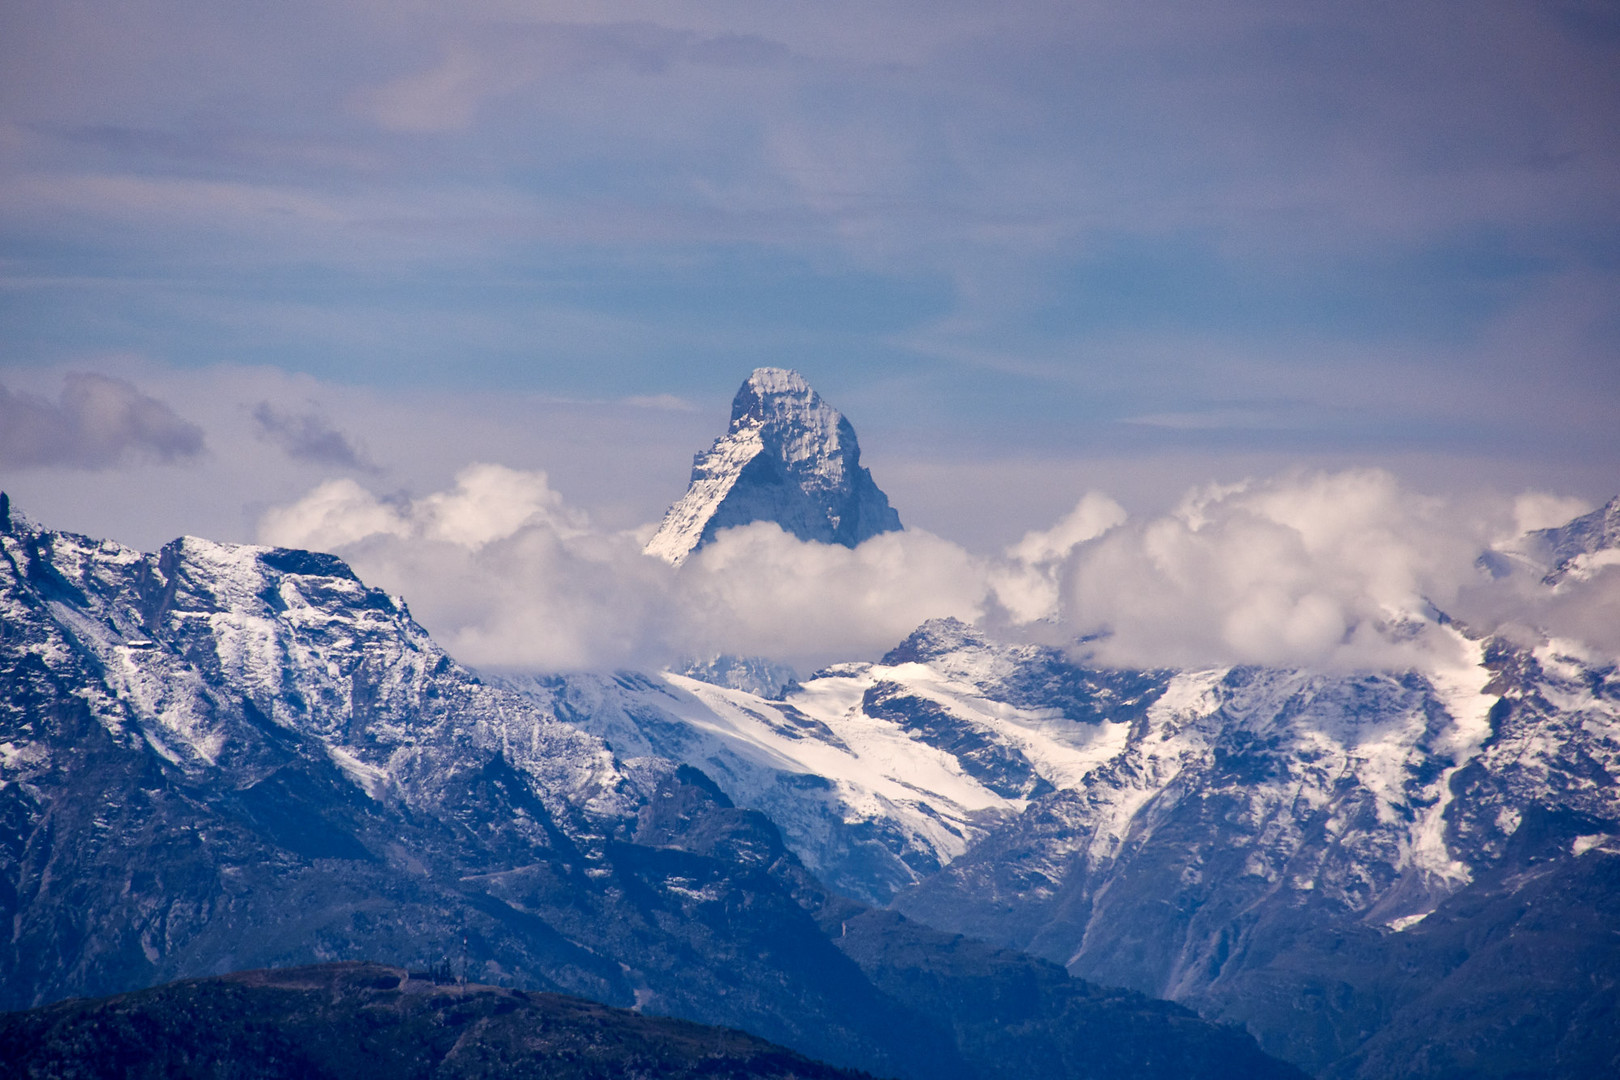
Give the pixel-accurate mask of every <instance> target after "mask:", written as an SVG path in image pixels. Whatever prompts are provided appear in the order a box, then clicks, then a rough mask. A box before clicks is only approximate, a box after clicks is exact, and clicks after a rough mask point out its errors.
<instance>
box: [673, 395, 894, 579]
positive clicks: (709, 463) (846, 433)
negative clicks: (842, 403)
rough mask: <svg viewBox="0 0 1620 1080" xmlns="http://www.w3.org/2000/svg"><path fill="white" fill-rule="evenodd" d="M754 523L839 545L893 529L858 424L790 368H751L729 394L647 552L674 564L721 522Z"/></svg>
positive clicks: (721, 525)
mask: <svg viewBox="0 0 1620 1080" xmlns="http://www.w3.org/2000/svg"><path fill="white" fill-rule="evenodd" d="M755 521H770V522H775V523H776V524H777V525H780V526H781V527H782V528H783V529H784V530H786V531H787V532H789V533H792V534H793V535H794V536H797V537H798V538H799V539H801V540H816V541H820V542H821V543H824V544H842V545H844V546H845V547H854V546H856V545H857V544H859V543H860V542H861V541H863V540H866V539H868V538H870V537H873V536H876V535H877V534H879V533H885V532H893V531H894V530H896V529H899V528H900V515H899V514H897V513H896V512H895V510H894V508H893V507H891V506H890V505H889V500H888V497H887V496H885V495H884V494H883V492H882V491H881V490H879V489H878V486H877V484H875V483H874V482H873V481H872V474H871V473H870V472H869V471H868V470H866V469H865V468H862V467H861V448H860V444H859V443H858V442H856V440H855V429H854V428H853V427H851V426H850V423H849V421H848V420H846V419H844V416H843V414H842V413H840V412H839V411H838V410H837V409H834V408H833V407H832V406H831V405H828V404H827V403H826V402H824V401H822V400H821V395H819V394H817V393H816V392H815V391H814V390H813V389H811V387H810V384H809V383H808V382H806V381H805V379H804V376H802V375H800V374H799V373H798V372H796V371H787V370H784V369H782V368H758V369H756V370H755V371H754V373H753V374H752V375H750V376H748V379H747V381H745V382H744V383H743V384H742V387H741V389H739V390H738V391H737V396H736V397H735V398H734V399H733V400H732V402H731V427H730V428H729V429H728V430H727V431H726V433H725V434H724V435H722V436H720V438H718V439H716V440H715V443H714V445H713V446H712V447H710V448H709V449H708V450H707V451H706V452H704V453H701V454H698V455H697V456H696V457H695V458H694V459H693V462H692V482H691V485H690V486H689V487H688V488H687V489H686V494H685V495H683V496H682V497H681V499H680V501H678V502H677V503H675V505H674V506H672V507H670V508H669V512H668V513H667V514H665V515H664V521H663V524H662V525H660V526H659V528H658V532H657V533H656V534H654V536H653V538H652V539H651V540H650V541H648V543H647V548H646V551H647V554H649V555H656V556H658V557H659V558H662V559H666V560H668V561H669V562H671V563H673V564H675V565H676V566H679V565H680V564H681V563H683V562H685V561H686V558H687V556H689V555H690V554H692V552H694V551H696V550H697V549H698V548H700V547H703V546H704V545H705V544H708V543H709V542H711V541H712V540H714V538H715V536H716V535H717V534H718V533H719V532H720V530H722V529H727V528H731V527H733V526H737V525H747V524H749V523H751V522H755Z"/></svg>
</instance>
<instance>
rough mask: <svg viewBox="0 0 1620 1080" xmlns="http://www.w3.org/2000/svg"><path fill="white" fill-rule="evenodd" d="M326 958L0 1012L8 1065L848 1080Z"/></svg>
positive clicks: (827, 1071)
mask: <svg viewBox="0 0 1620 1080" xmlns="http://www.w3.org/2000/svg"><path fill="white" fill-rule="evenodd" d="M423 974H425V973H418V976H417V977H415V978H413V977H412V976H411V974H410V973H409V972H407V971H406V970H404V969H402V968H391V967H383V966H380V965H376V964H323V965H320V966H316V967H302V968H287V969H282V970H276V971H247V972H242V973H239V974H236V975H226V976H222V977H218V978H212V979H194V980H187V981H184V982H177V983H170V984H169V985H167V986H160V987H157V988H155V989H151V990H142V991H138V992H135V993H131V994H120V995H118V996H116V997H109V998H101V999H98V1000H94V1001H85V1000H70V1001H63V1002H59V1003H57V1004H55V1005H49V1006H45V1007H43V1008H39V1009H33V1010H31V1011H29V1012H22V1013H11V1014H8V1015H4V1016H0V1061H4V1062H5V1063H6V1068H7V1069H8V1070H12V1071H11V1072H10V1075H15V1076H27V1077H41V1078H43V1077H69V1076H71V1077H75V1078H76V1080H114V1078H117V1080H144V1078H148V1077H150V1078H152V1080H157V1078H160V1077H161V1078H164V1080H171V1078H183V1077H221V1076H228V1077H235V1078H240V1080H344V1078H348V1077H387V1078H388V1080H429V1078H432V1080H485V1078H493V1077H501V1078H502V1080H523V1078H526V1077H536V1078H538V1077H545V1078H546V1080H597V1078H601V1080H608V1078H610V1077H611V1078H614V1080H618V1078H623V1077H660V1078H669V1080H685V1078H687V1077H694V1078H695V1077H712V1078H716V1080H718V1078H722V1077H723V1078H726V1080H856V1078H858V1077H865V1076H868V1074H867V1073H862V1072H854V1071H851V1070H847V1069H838V1068H834V1067H833V1066H831V1065H825V1064H822V1063H820V1062H816V1061H812V1060H810V1059H809V1058H806V1057H804V1056H802V1055H800V1054H795V1053H794V1052H793V1051H791V1050H787V1049H784V1048H783V1047H780V1046H776V1045H773V1044H771V1043H768V1042H765V1041H764V1040H762V1039H756V1038H754V1037H753V1036H751V1035H746V1034H744V1033H742V1032H740V1031H735V1030H732V1029H729V1028H718V1027H706V1026H703V1025H701V1024H693V1023H689V1022H687V1021H684V1020H671V1019H668V1018H664V1017H651V1016H642V1015H640V1014H638V1013H634V1012H630V1011H628V1010H625V1009H615V1008H611V1007H609V1006H606V1005H601V1004H598V1003H596V1002H594V1001H587V1000H585V999H583V998H574V997H567V996H564V995H560V994H529V993H525V992H523V991H522V990H509V989H501V988H497V987H493V986H476V985H474V986H466V987H460V986H457V985H455V984H450V985H442V984H436V983H435V982H434V981H433V980H431V979H428V978H423V977H421V976H422V975H423Z"/></svg>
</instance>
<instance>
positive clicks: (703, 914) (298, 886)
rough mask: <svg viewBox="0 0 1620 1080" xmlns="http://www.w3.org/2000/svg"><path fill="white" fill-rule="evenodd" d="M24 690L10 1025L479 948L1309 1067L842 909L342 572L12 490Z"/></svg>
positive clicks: (6, 599)
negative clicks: (25, 1017)
mask: <svg viewBox="0 0 1620 1080" xmlns="http://www.w3.org/2000/svg"><path fill="white" fill-rule="evenodd" d="M0 687H3V688H4V694H3V695H0V915H3V917H4V922H3V925H5V926H6V927H8V929H9V933H8V934H7V935H6V936H5V938H4V941H3V943H0V1008H20V1007H24V1006H28V1005H32V1004H38V1003H41V1002H47V1001H51V1000H56V999H59V998H62V997H66V996H94V995H100V994H106V993H113V992H119V991H124V990H130V989H135V988H140V987H144V986H149V985H153V984H156V983H160V982H164V981H168V980H171V979H174V978H178V977H184V976H197V975H208V974H215V973H221V972H227V971H233V970H239V969H244V968H260V967H273V966H286V965H294V964H302V963H311V962H324V961H330V960H363V959H373V960H375V959H387V960H390V961H393V962H396V963H403V964H405V965H407V966H411V967H427V966H431V965H433V964H435V963H436V962H438V961H440V960H442V959H445V958H448V957H452V956H455V957H456V958H457V961H458V963H461V964H463V965H465V967H466V968H467V972H468V974H469V976H470V977H471V978H472V979H474V980H475V981H480V982H487V983H504V984H507V985H516V986H520V987H526V988H530V989H550V990H562V991H566V992H570V993H574V994H580V995H585V996H589V997H593V998H596V999H597V1000H601V1001H604V1002H607V1003H610V1004H615V1005H619V1006H622V1007H627V1008H629V1007H634V1008H637V1009H641V1010H644V1011H647V1012H652V1013H661V1014H667V1015H676V1016H684V1017H687V1018H691V1019H698V1020H703V1021H707V1022H710V1023H716V1024H722V1025H726V1026H731V1027H740V1028H744V1029H746V1030H749V1031H751V1032H754V1033H757V1034H760V1035H763V1036H767V1037H770V1038H773V1039H775V1040H777V1041H779V1042H781V1043H784V1044H786V1045H790V1046H792V1047H794V1048H796V1049H799V1050H801V1051H803V1052H805V1053H809V1054H812V1055H815V1056H818V1057H822V1058H825V1059H828V1060H831V1061H834V1062H837V1063H840V1064H845V1065H853V1066H857V1067H860V1068H863V1069H866V1070H869V1071H872V1072H878V1073H882V1074H884V1075H895V1076H906V1077H917V1078H923V1077H927V1078H929V1080H933V1078H937V1077H952V1078H960V1080H973V1078H985V1080H988V1078H991V1077H998V1078H999V1077H1005V1078H1008V1080H1012V1078H1014V1077H1019V1076H1025V1075H1029V1072H1028V1069H1029V1068H1044V1069H1048V1070H1054V1069H1055V1070H1057V1071H1059V1072H1061V1073H1066V1074H1071V1075H1078V1076H1097V1077H1125V1076H1137V1075H1143V1074H1144V1073H1143V1070H1144V1068H1145V1069H1146V1070H1147V1071H1146V1075H1152V1076H1162V1077H1165V1078H1167V1080H1168V1078H1169V1077H1181V1076H1200V1077H1209V1078H1211V1080H1213V1078H1217V1077H1234V1078H1235V1077H1240V1076H1247V1075H1260V1076H1275V1077H1278V1078H1283V1077H1288V1076H1294V1075H1297V1074H1295V1073H1294V1072H1293V1071H1292V1070H1290V1069H1289V1068H1287V1067H1286V1066H1284V1065H1282V1064H1281V1063H1280V1062H1276V1061H1274V1060H1271V1059H1268V1058H1266V1057H1264V1056H1263V1055H1261V1053H1260V1052H1259V1051H1258V1049H1257V1048H1256V1046H1255V1044H1254V1042H1253V1041H1252V1040H1251V1039H1249V1038H1248V1037H1246V1036H1243V1035H1241V1034H1238V1033H1235V1032H1232V1031H1228V1030H1225V1029H1222V1028H1219V1027H1216V1026H1214V1025H1210V1024H1207V1023H1204V1022H1202V1021H1200V1020H1198V1019H1197V1018H1196V1017H1195V1016H1193V1015H1192V1014H1191V1013H1190V1012H1188V1011H1186V1010H1184V1009H1181V1008H1179V1007H1176V1006H1172V1005H1169V1004H1167V1003H1163V1002H1157V1001H1153V1000H1151V999H1149V998H1146V997H1143V996H1141V995H1138V994H1134V993H1131V992H1124V991H1107V990H1103V989H1101V988H1097V987H1094V986H1092V985H1090V984H1087V983H1084V982H1081V981H1080V980H1076V979H1072V978H1070V977H1069V976H1067V975H1066V974H1065V973H1064V972H1063V971H1062V969H1061V968H1060V967H1057V966H1054V965H1050V964H1042V963H1040V962H1037V961H1034V960H1031V959H1029V958H1027V957H1023V956H1020V955H1018V954H1014V953H1008V952H1004V951H998V950H996V949H994V948H991V947H988V946H978V945H974V946H970V947H969V946H963V945H962V943H961V942H960V941H959V940H956V939H953V938H952V937H950V936H949V935H942V934H938V933H935V932H933V931H930V930H927V929H926V928H924V927H921V926H919V925H917V924H914V923H911V922H908V921H904V920H901V919H898V918H897V917H895V916H893V915H891V914H888V913H885V912H881V911H873V910H869V909H866V908H863V907H862V906H861V905H859V904H856V903H853V902H851V901H848V900H846V899H843V898H842V897H839V896H837V895H836V894H833V893H829V892H828V891H827V890H826V889H825V888H824V887H823V886H822V885H821V884H820V883H819V882H818V881H817V880H816V879H815V878H814V876H813V875H811V874H810V873H808V872H807V871H806V870H805V868H804V866H803V865H802V863H801V862H800V860H799V859H797V858H796V857H795V856H794V855H793V854H792V853H791V852H790V851H789V850H788V849H787V848H786V847H784V845H783V844H782V841H781V839H780V835H779V833H778V832H777V830H776V829H775V828H774V827H773V826H772V825H771V824H770V823H769V821H768V820H766V819H765V818H763V817H762V816H760V815H759V814H757V813H754V812H751V811H747V810H744V809H739V808H736V807H734V806H733V805H732V804H731V803H730V801H729V800H727V799H726V797H725V796H724V795H723V794H722V793H721V792H720V791H719V790H718V789H717V788H715V786H714V785H713V783H712V782H711V781H710V780H709V779H708V778H707V777H706V776H704V775H703V774H702V773H700V772H697V771H696V770H693V769H690V768H689V767H685V766H683V765H681V764H680V763H679V762H678V761H675V760H672V759H668V758H656V757H640V758H637V757H634V756H631V755H629V754H624V753H615V751H614V749H613V748H610V747H609V745H608V744H607V743H605V742H604V741H603V740H602V739H600V738H599V737H597V736H595V735H592V734H590V733H588V732H586V731H584V730H582V729H580V728H579V727H578V726H576V725H575V724H573V723H570V722H569V721H568V719H566V718H563V717H559V716H558V715H556V714H555V713H553V712H552V711H551V710H549V709H546V708H542V707H539V706H537V704H536V703H535V702H534V701H533V700H532V699H530V698H526V697H524V696H522V695H519V694H516V693H513V692H512V691H510V690H508V689H505V688H502V687H499V686H492V685H489V684H487V683H486V682H484V681H483V680H481V679H480V678H479V677H478V676H476V675H475V674H474V673H472V672H470V671H468V670H466V669H465V668H462V667H461V666H460V665H458V664H457V663H456V662H455V661H454V660H452V659H451V658H450V657H449V656H447V655H446V654H445V653H444V652H443V651H442V650H441V649H439V648H438V647H437V646H436V645H435V644H434V643H433V641H432V640H431V638H430V637H429V636H428V635H427V634H426V633H425V632H424V631H423V630H422V629H421V627H419V626H417V625H416V624H415V622H414V621H413V620H412V619H411V617H410V615H409V612H408V611H407V609H406V607H405V605H404V603H403V601H402V600H401V599H399V598H397V597H391V596H389V595H387V594H386V593H384V592H382V591H380V590H377V589H373V588H369V587H367V586H366V585H364V584H363V583H361V582H360V581H358V580H357V579H356V578H355V576H354V574H353V573H352V571H351V570H350V569H349V567H348V566H347V565H346V564H344V563H343V562H341V561H340V560H338V559H336V558H333V557H332V556H330V555H321V554H316V553H311V552H306V551H294V550H288V549H280V548H266V547H252V546H242V545H226V544H217V543H213V542H210V541H206V540H200V539H197V538H193V537H186V538H182V539H180V540H176V541H174V542H173V543H171V544H169V545H167V546H166V547H165V548H164V549H163V550H162V551H160V552H157V553H154V554H144V553H141V552H137V551H132V550H130V549H128V548H124V547H122V546H120V545H118V544H115V543H111V542H104V541H97V540H93V539H90V538H87V537H82V536H76V535H72V534H67V533H61V532H56V531H52V530H49V529H45V528H42V527H40V526H37V525H34V524H32V523H30V522H28V521H26V520H25V519H23V518H21V517H20V516H19V515H17V514H14V513H12V512H11V511H10V507H9V505H8V504H7V503H6V502H5V500H4V497H3V496H0ZM970 987H971V988H977V989H974V990H970ZM985 988H1000V989H995V990H993V992H991V993H988V994H986V993H981V992H979V991H982V990H984V989H985ZM1105 1031H1106V1032H1108V1033H1109V1037H1110V1039H1111V1040H1112V1042H1111V1044H1110V1045H1109V1046H1108V1047H1107V1048H1105V1049H1103V1050H1100V1051H1099V1050H1098V1049H1097V1048H1096V1045H1097V1042H1098V1033H1099V1032H1105Z"/></svg>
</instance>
